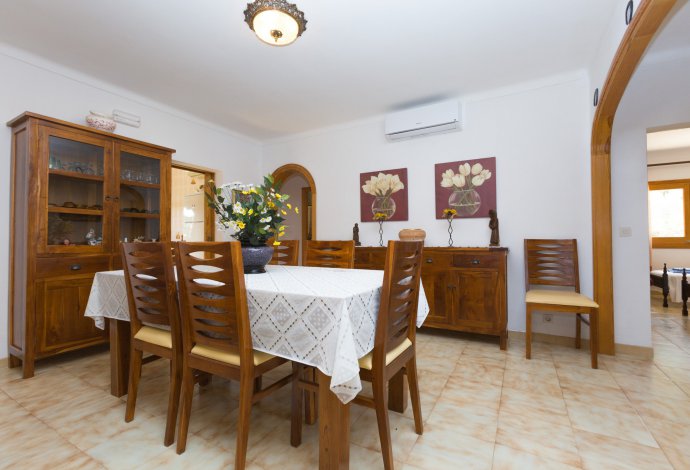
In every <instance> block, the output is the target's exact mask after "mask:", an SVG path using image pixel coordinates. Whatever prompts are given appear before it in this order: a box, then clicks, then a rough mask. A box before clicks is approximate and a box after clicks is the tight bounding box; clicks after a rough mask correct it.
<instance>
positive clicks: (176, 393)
mask: <svg viewBox="0 0 690 470" xmlns="http://www.w3.org/2000/svg"><path fill="white" fill-rule="evenodd" d="M181 362H182V361H181V360H180V359H179V358H176V357H175V356H173V358H172V359H171V360H170V364H172V370H171V374H170V392H169V393H168V415H167V417H166V421H165V440H164V441H163V443H164V444H165V446H166V447H167V446H169V445H171V444H172V443H173V442H175V426H176V425H177V412H178V410H179V407H180V388H181V385H182V364H181Z"/></svg>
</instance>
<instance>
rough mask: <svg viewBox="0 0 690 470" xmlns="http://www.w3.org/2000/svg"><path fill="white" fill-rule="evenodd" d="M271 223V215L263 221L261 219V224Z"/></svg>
mask: <svg viewBox="0 0 690 470" xmlns="http://www.w3.org/2000/svg"><path fill="white" fill-rule="evenodd" d="M270 221H271V216H270V215H269V216H268V217H264V218H263V219H259V222H261V223H262V224H265V223H267V222H270Z"/></svg>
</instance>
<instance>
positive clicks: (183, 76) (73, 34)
mask: <svg viewBox="0 0 690 470" xmlns="http://www.w3.org/2000/svg"><path fill="white" fill-rule="evenodd" d="M616 3H618V2H616V1H614V0H577V1H569V0H523V1H515V0H423V1H422V0H374V1H372V0H346V1H345V0H337V1H336V0H297V4H298V6H299V7H300V8H301V9H302V10H303V11H304V12H305V14H306V17H307V20H308V21H309V23H308V25H307V31H306V32H305V33H304V35H303V36H302V37H301V38H300V39H298V40H297V42H296V43H295V44H293V45H291V46H288V47H285V48H273V47H270V46H267V45H265V44H263V43H261V42H260V41H259V40H258V39H257V38H256V37H255V36H254V34H253V33H252V32H251V31H250V30H249V28H248V27H247V25H246V24H245V23H244V21H243V20H244V16H243V13H242V12H243V10H244V9H245V7H246V2H244V1H239V0H223V1H221V0H194V1H190V0H145V1H142V0H118V1H110V2H103V1H93V0H60V1H50V2H47V1H44V0H22V1H21V2H20V1H13V2H5V3H4V5H3V7H2V12H1V14H0V41H4V42H6V43H9V44H11V45H13V46H15V47H18V48H22V49H25V50H28V51H29V52H32V53H34V54H37V55H40V56H43V57H45V58H48V59H50V60H52V61H54V62H57V63H60V64H62V65H65V66H67V67H71V68H74V69H76V70H78V71H80V72H83V73H86V74H89V75H92V76H94V77H96V78H98V79H101V80H104V81H107V82H110V83H112V84H114V85H117V86H119V87H123V88H126V89H129V90H131V91H133V92H136V93H138V94H141V95H144V96H147V97H149V98H151V99H154V100H157V101H159V102H162V103H165V104H166V105H168V106H172V107H176V108H178V109H180V110H183V111H186V112H188V113H191V114H194V115H196V116H198V117H200V118H202V119H205V120H209V121H213V122H216V123H217V124H219V125H222V126H224V127H227V128H230V129H233V130H235V131H238V132H241V133H244V134H246V135H249V136H252V137H255V138H258V139H267V138H272V137H277V136H281V135H286V134H291V133H296V132H301V131H306V130H310V129H314V128H318V127H324V126H330V125H336V124H339V123H343V122H347V121H351V120H355V119H360V118H365V117H369V116H373V115H378V114H382V113H385V112H388V111H390V110H393V109H399V108H401V107H405V106H407V105H410V104H416V103H421V102H425V101H430V100H433V99H438V98H444V97H449V96H457V95H467V94H470V93H475V92H479V91H483V90H488V89H492V88H497V87H503V86H508V85H511V84H515V83H519V82H523V81H529V80H533V79H537V78H541V77H545V76H549V75H555V74H561V73H566V72H569V71H572V70H576V69H580V68H583V67H585V66H586V65H587V64H588V63H589V61H590V60H591V59H592V58H593V56H594V54H595V52H596V48H597V46H598V43H599V40H600V38H601V37H602V34H603V33H604V30H605V28H606V26H607V24H608V21H609V20H610V18H611V15H612V14H614V12H613V8H614V7H615V4H616ZM9 4H11V7H10V6H8V5H9ZM622 16H623V13H622V12H621V18H622Z"/></svg>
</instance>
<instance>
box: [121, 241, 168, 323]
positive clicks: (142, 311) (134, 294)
mask: <svg viewBox="0 0 690 470" xmlns="http://www.w3.org/2000/svg"><path fill="white" fill-rule="evenodd" d="M121 253H122V266H123V269H124V272H125V284H126V287H127V301H128V303H129V315H130V322H131V325H132V331H133V332H134V334H136V332H137V331H139V329H140V328H141V327H142V325H143V324H144V323H145V324H147V325H151V326H164V327H167V326H170V328H171V330H175V331H176V332H177V334H179V321H178V318H179V311H178V304H177V288H176V287H175V274H174V271H173V261H172V251H171V245H170V243H169V242H156V243H123V244H122V246H121Z"/></svg>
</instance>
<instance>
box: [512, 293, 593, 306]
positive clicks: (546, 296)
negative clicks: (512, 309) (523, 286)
mask: <svg viewBox="0 0 690 470" xmlns="http://www.w3.org/2000/svg"><path fill="white" fill-rule="evenodd" d="M525 302H527V303H528V304H548V305H567V306H569V307H586V308H599V304H597V303H596V302H595V301H593V300H592V299H590V298H589V297H587V296H586V295H582V294H578V293H577V292H573V291H565V290H547V289H530V290H528V291H527V294H526V295H525Z"/></svg>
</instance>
